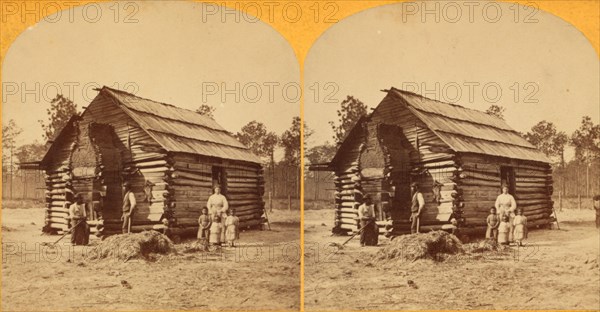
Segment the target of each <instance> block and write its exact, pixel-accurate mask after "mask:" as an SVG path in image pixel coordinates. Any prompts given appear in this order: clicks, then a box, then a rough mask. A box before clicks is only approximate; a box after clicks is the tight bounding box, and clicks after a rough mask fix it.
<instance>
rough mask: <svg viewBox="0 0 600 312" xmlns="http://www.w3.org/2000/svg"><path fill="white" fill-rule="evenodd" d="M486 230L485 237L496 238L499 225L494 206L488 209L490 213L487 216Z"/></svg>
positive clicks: (495, 239)
mask: <svg viewBox="0 0 600 312" xmlns="http://www.w3.org/2000/svg"><path fill="white" fill-rule="evenodd" d="M486 223H487V231H486V232H485V238H487V239H492V240H494V241H497V240H498V226H499V225H500V217H498V215H497V214H496V208H494V207H492V209H490V215H489V216H488V217H487V220H486Z"/></svg>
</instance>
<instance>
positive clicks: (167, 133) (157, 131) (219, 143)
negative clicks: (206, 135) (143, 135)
mask: <svg viewBox="0 0 600 312" xmlns="http://www.w3.org/2000/svg"><path fill="white" fill-rule="evenodd" d="M148 131H150V132H156V133H162V134H164V135H168V136H176V137H178V138H183V139H186V140H193V141H198V142H206V143H211V144H216V145H222V146H227V147H231V148H237V149H240V150H245V151H249V152H251V153H253V154H254V152H252V151H251V150H250V148H249V147H247V146H245V145H243V144H242V145H243V146H234V145H229V144H225V143H221V142H215V141H209V140H201V139H196V138H190V137H186V136H179V135H177V134H173V133H170V132H165V131H161V130H155V129H148ZM238 142H239V141H238ZM240 144H241V142H240Z"/></svg>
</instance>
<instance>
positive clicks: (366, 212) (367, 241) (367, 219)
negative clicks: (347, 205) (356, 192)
mask: <svg viewBox="0 0 600 312" xmlns="http://www.w3.org/2000/svg"><path fill="white" fill-rule="evenodd" d="M358 220H359V221H360V228H361V229H362V231H361V232H360V246H376V245H377V236H375V235H379V233H374V232H375V228H376V226H377V225H376V224H375V207H374V205H373V201H372V200H371V196H369V195H365V197H364V198H363V203H362V205H360V206H359V207H358ZM374 224H375V225H374ZM374 236H375V237H374Z"/></svg>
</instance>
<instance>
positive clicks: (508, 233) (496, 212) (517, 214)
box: [485, 186, 527, 246]
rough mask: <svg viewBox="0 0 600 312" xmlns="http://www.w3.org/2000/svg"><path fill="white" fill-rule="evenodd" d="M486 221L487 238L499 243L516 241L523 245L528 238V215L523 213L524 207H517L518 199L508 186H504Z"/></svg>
mask: <svg viewBox="0 0 600 312" xmlns="http://www.w3.org/2000/svg"><path fill="white" fill-rule="evenodd" d="M486 223H487V230H486V233H485V238H486V239H491V240H495V241H497V242H498V243H499V244H503V245H508V244H510V243H512V242H515V243H516V244H517V246H522V245H523V240H524V239H526V238H527V217H526V216H524V215H523V210H522V209H517V201H516V200H515V198H514V197H513V196H512V195H510V194H509V193H508V187H507V186H502V194H500V195H498V197H497V198H496V202H495V205H494V207H492V208H491V209H490V214H489V215H488V217H487V220H486Z"/></svg>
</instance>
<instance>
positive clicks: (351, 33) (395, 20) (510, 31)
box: [305, 1, 600, 147]
mask: <svg viewBox="0 0 600 312" xmlns="http://www.w3.org/2000/svg"><path fill="white" fill-rule="evenodd" d="M441 3H442V4H444V3H446V2H444V1H442V2H441ZM452 3H460V2H452ZM500 6H501V12H502V16H501V17H500V18H499V21H498V22H497V23H490V22H486V21H485V19H484V18H483V14H484V13H483V12H482V6H479V7H476V8H475V9H474V11H473V12H474V14H473V19H472V20H473V23H470V22H469V15H468V11H467V9H468V8H467V7H465V6H464V5H463V6H461V8H462V10H463V11H462V13H463V15H462V18H460V19H459V20H458V22H457V23H450V22H448V21H450V20H452V19H453V16H454V13H453V12H454V11H452V12H450V9H448V11H446V12H447V14H446V15H441V16H440V21H439V23H437V22H436V21H435V15H426V16H425V19H423V18H422V17H421V15H420V14H419V11H420V12H423V10H422V8H418V12H417V14H416V15H415V16H416V17H411V16H408V15H407V14H406V12H408V11H407V9H408V8H407V7H406V6H403V5H402V4H393V5H386V6H382V7H378V8H373V9H370V10H367V11H364V12H360V13H358V14H356V15H353V16H351V17H349V18H346V19H344V20H342V21H341V22H340V23H338V24H336V25H334V26H332V27H331V28H330V29H329V30H328V31H327V32H326V33H324V34H323V35H322V36H321V37H320V38H319V39H318V41H317V42H316V43H315V44H314V45H313V47H312V48H311V50H310V51H309V54H308V57H307V61H306V65H305V75H306V85H307V86H313V88H314V87H315V86H316V85H315V83H318V85H319V86H320V89H321V94H319V96H318V97H317V98H320V101H315V97H314V93H311V92H312V91H311V90H307V91H306V92H307V94H306V97H305V98H306V104H305V120H306V122H307V124H308V126H309V127H311V128H313V129H314V130H315V133H314V134H313V136H312V138H311V139H310V141H309V142H308V146H309V147H310V146H312V145H315V144H321V143H323V142H324V141H326V140H329V141H330V142H331V141H332V135H333V132H332V131H331V128H330V126H329V125H328V121H331V120H337V116H336V110H337V109H338V108H339V102H340V101H342V100H343V99H344V98H345V97H346V95H354V96H355V97H357V98H359V99H360V100H362V101H363V102H364V103H365V104H367V105H368V106H369V107H375V106H377V104H379V102H380V101H381V100H382V99H383V97H384V95H385V94H384V93H383V92H381V91H380V90H382V89H389V88H390V87H392V86H394V87H396V88H402V87H403V84H404V85H405V86H406V83H416V84H417V86H418V87H419V90H417V93H422V92H421V91H422V90H423V83H424V86H425V88H427V89H435V84H436V82H437V83H439V88H438V90H440V95H439V96H438V99H440V100H442V101H444V100H445V99H446V100H451V99H452V98H454V97H455V96H456V93H455V91H456V88H455V86H456V85H459V86H460V90H461V91H462V96H461V97H460V98H458V99H457V100H456V101H455V102H456V103H457V104H460V105H463V106H466V107H470V108H474V109H478V110H485V109H487V108H488V107H489V106H490V105H491V104H492V103H490V102H486V100H485V98H484V97H483V95H482V89H483V86H484V85H485V84H487V83H496V84H497V86H500V88H501V90H502V96H501V98H500V100H499V101H498V102H497V103H496V104H498V105H502V106H504V107H505V108H506V113H505V118H506V120H507V122H508V124H509V125H511V126H512V127H513V128H514V129H516V130H518V131H523V132H525V131H527V130H529V129H530V128H531V126H533V125H534V124H535V123H537V122H538V121H541V120H543V119H545V120H548V121H551V122H553V123H555V124H556V125H557V127H558V129H559V130H563V131H566V132H567V134H571V133H572V131H573V130H575V129H576V128H577V127H578V126H579V124H580V122H581V118H582V116H583V115H589V116H590V117H592V119H593V121H594V122H595V123H598V122H599V118H600V117H599V115H600V104H599V103H600V96H599V86H600V80H599V75H600V68H599V62H598V55H597V54H596V52H595V51H594V49H593V47H592V46H591V44H590V43H589V42H588V40H587V39H586V38H585V37H584V36H583V35H582V34H581V33H580V32H579V31H578V30H577V29H576V28H574V27H573V26H571V25H570V24H568V23H566V22H564V21H563V20H562V19H560V18H558V17H556V16H554V15H551V14H549V13H545V12H543V11H538V12H536V13H535V15H534V16H533V18H535V19H537V20H538V22H536V23H523V22H522V21H523V20H524V18H525V17H526V16H527V14H529V13H531V12H533V11H529V12H527V11H523V10H524V7H520V10H522V11H520V12H522V14H521V15H520V17H519V18H520V21H521V22H519V23H515V22H514V12H515V7H514V6H515V4H508V3H501V4H500ZM511 6H513V7H512V10H511ZM478 8H479V9H478ZM429 9H434V7H433V5H431V6H430V7H429ZM439 12H442V13H443V12H444V10H443V7H441V8H440V10H439ZM492 13H494V12H493V10H492V9H488V15H486V17H488V19H489V18H490V17H493V14H492ZM525 13H527V14H525ZM403 14H404V17H405V18H403ZM328 82H334V83H335V84H336V86H337V87H338V88H339V89H338V90H337V93H336V95H335V96H334V99H336V100H337V101H335V102H334V103H325V102H324V96H325V94H326V93H328V92H330V91H332V90H333V88H332V87H330V89H328V90H327V92H325V90H324V86H325V84H326V83H328ZM465 82H467V83H469V82H474V83H479V84H480V85H479V86H475V87H474V91H475V93H474V97H473V99H472V100H471V99H469V96H468V91H469V88H468V86H467V85H465ZM529 82H532V83H534V85H532V86H530V87H529V89H527V90H525V89H524V87H525V86H526V85H525V84H526V83H529ZM454 83H455V84H454ZM515 83H519V86H520V88H521V93H520V94H519V98H518V99H517V101H515V100H514V92H513V91H512V90H511V89H510V88H511V86H513V85H514V84H515ZM534 86H539V90H538V91H537V93H536V94H535V95H534V96H533V99H537V100H538V101H539V103H537V104H536V103H525V102H524V98H525V95H527V94H529V93H530V92H532V91H533V88H534ZM444 87H446V89H445V90H446V92H447V93H446V94H445V95H444V93H443V90H444ZM494 90H495V89H494V88H491V87H490V89H488V91H489V93H488V94H489V96H488V98H492V99H493V98H494V97H495V96H496V94H495V92H494ZM428 97H435V94H433V95H431V94H430V95H428Z"/></svg>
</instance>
